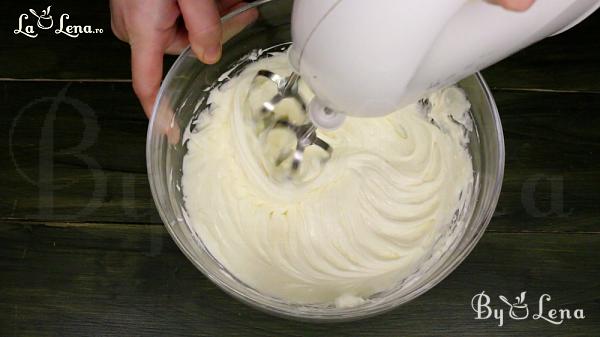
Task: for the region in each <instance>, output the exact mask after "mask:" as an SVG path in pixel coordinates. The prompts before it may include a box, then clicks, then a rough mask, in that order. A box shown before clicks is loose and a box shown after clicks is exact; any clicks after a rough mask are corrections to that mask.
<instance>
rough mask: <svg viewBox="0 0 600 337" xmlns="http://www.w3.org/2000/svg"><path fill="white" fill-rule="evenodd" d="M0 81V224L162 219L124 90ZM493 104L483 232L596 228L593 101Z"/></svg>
mask: <svg viewBox="0 0 600 337" xmlns="http://www.w3.org/2000/svg"><path fill="white" fill-rule="evenodd" d="M1 85H2V89H3V92H2V96H0V97H1V98H0V104H1V105H2V106H3V107H4V109H6V112H5V113H3V114H0V130H3V131H2V132H3V134H4V135H5V136H4V137H3V139H4V141H2V142H0V162H2V163H3V164H2V165H1V166H0V173H1V174H2V176H3V179H2V183H3V184H4V187H3V188H2V189H1V190H0V219H35V220H42V221H45V220H54V221H82V222H116V223H141V224H147V223H155V224H159V223H161V221H160V219H159V217H158V215H157V213H156V211H155V208H154V203H153V201H152V197H151V195H150V190H149V187H148V183H147V176H146V168H145V165H146V163H145V152H144V151H145V149H144V144H145V136H146V126H147V121H146V119H145V117H144V115H143V114H142V112H141V109H140V108H139V106H138V103H137V101H136V99H135V97H134V96H133V94H132V93H131V91H130V90H129V85H128V84H126V83H90V82H83V83H79V82H74V83H62V82H49V83H43V85H41V84H40V83H37V82H26V83H23V82H4V83H2V84H1ZM495 98H496V101H497V104H498V108H499V110H500V113H501V118H502V122H503V124H504V132H505V139H506V174H505V179H504V186H503V190H502V194H501V197H500V203H499V205H498V208H497V212H496V217H495V218H494V221H493V222H492V224H491V226H490V230H493V231H500V232H515V231H517V232H520V231H538V232H539V231H541V232H598V231H599V229H598V222H599V221H600V214H599V213H598V211H597V205H598V204H599V203H600V176H599V175H598V172H599V170H600V163H599V162H598V160H597V153H598V152H599V151H600V134H598V132H597V130H598V129H600V117H599V116H600V115H599V114H597V113H596V112H597V111H598V110H600V95H595V94H585V93H570V94H564V93H552V92H520V91H519V92H514V91H496V92H495ZM54 103H57V104H56V109H55V111H54V110H53V107H52V106H53V104H54ZM86 128H87V129H86ZM44 130H45V131H44ZM82 141H83V142H84V143H85V144H84V145H85V146H84V147H85V148H84V149H79V148H77V146H78V144H81V143H82Z"/></svg>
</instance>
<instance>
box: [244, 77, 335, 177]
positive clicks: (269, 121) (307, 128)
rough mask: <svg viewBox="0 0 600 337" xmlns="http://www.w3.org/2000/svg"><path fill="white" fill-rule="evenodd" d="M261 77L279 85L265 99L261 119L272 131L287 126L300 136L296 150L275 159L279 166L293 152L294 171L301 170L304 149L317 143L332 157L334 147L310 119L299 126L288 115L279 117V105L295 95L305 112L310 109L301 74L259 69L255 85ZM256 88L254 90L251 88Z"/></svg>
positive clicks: (264, 125)
mask: <svg viewBox="0 0 600 337" xmlns="http://www.w3.org/2000/svg"><path fill="white" fill-rule="evenodd" d="M260 78H266V79H268V80H270V81H271V82H273V83H275V85H276V86H277V93H276V94H275V96H273V97H272V98H271V99H270V100H268V101H266V102H264V103H263V104H262V106H261V107H260V111H259V112H258V114H259V116H257V117H259V118H262V119H263V121H264V124H263V130H262V131H269V130H272V129H274V128H287V129H289V130H291V131H292V132H294V134H295V136H296V148H295V150H294V151H293V153H290V151H282V152H281V153H280V154H279V156H278V158H277V159H276V161H275V164H276V165H280V164H281V163H283V162H284V161H285V160H286V159H287V158H289V156H290V155H292V165H291V170H292V173H295V172H296V171H298V168H299V167H300V164H301V163H302V160H303V158H304V150H305V149H306V148H307V147H309V146H311V145H316V146H318V147H320V148H321V149H323V150H324V151H325V152H327V154H328V156H329V157H331V153H332V152H333V149H332V148H331V146H330V145H329V144H327V142H325V141H324V140H322V139H321V138H319V137H318V136H317V128H316V127H315V126H314V125H313V124H312V123H311V122H310V121H307V122H306V123H304V124H301V125H297V124H294V123H292V122H290V121H289V119H287V118H279V119H278V118H277V117H276V116H275V108H276V106H277V105H278V104H279V103H281V102H282V101H283V100H285V99H288V98H291V99H293V100H295V101H296V102H297V103H298V104H299V105H300V107H301V109H302V111H304V112H306V103H305V102H304V99H303V98H302V97H301V96H300V94H299V92H298V82H299V80H300V75H298V74H297V73H292V74H291V75H290V76H288V77H283V76H280V75H278V74H275V73H273V72H272V71H269V70H259V71H258V73H257V74H256V76H255V77H254V79H253V82H252V86H253V87H255V86H256V85H257V83H256V82H257V80H258V79H260ZM250 90H252V89H250Z"/></svg>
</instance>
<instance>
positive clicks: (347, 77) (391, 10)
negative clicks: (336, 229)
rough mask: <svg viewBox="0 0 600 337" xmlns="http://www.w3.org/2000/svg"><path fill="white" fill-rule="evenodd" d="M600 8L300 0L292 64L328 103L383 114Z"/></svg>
mask: <svg viewBox="0 0 600 337" xmlns="http://www.w3.org/2000/svg"><path fill="white" fill-rule="evenodd" d="M599 6H600V1H599V0H538V1H536V2H535V4H534V5H533V6H532V8H530V9H529V10H528V11H525V12H512V11H508V10H505V9H503V8H501V7H499V6H496V5H492V4H489V3H487V2H485V1H483V0H443V1H440V0H375V1H366V0H295V2H294V9H293V14H292V39H293V46H292V49H291V50H290V61H291V63H292V65H293V66H294V68H295V69H296V70H297V71H298V72H299V73H300V75H301V76H302V78H303V79H304V80H305V81H306V82H307V83H308V85H309V86H310V87H311V89H312V90H313V91H314V92H315V94H316V98H315V99H316V100H317V101H318V104H317V105H318V106H326V107H329V108H331V109H333V110H334V111H339V112H342V113H343V114H346V115H350V116H357V117H376V116H382V115H385V114H388V113H390V112H392V111H394V110H396V109H397V108H399V107H402V106H404V105H407V104H410V103H412V102H414V101H416V100H417V99H419V98H420V97H422V96H424V95H425V94H427V93H429V92H431V91H434V90H436V89H440V88H442V87H445V86H447V85H450V84H453V83H455V82H457V81H459V80H461V79H463V78H465V77H467V76H468V75H471V74H473V73H475V72H477V71H479V70H481V69H483V68H485V67H487V66H489V65H491V64H493V63H496V62H498V61H499V60H501V59H503V58H505V57H507V56H509V55H511V54H513V53H515V52H516V51H518V50H520V49H522V48H524V47H527V46H528V45H531V44H533V43H535V42H537V41H539V40H541V39H543V38H545V37H547V36H550V35H553V34H556V33H558V32H561V31H563V30H565V29H568V28H570V27H572V26H574V25H575V24H577V23H578V22H579V21H581V20H583V19H585V18H586V17H587V16H588V15H590V14H591V13H592V12H594V11H595V10H596V9H597V8H598V7H599ZM313 120H314V119H313ZM317 124H319V123H317Z"/></svg>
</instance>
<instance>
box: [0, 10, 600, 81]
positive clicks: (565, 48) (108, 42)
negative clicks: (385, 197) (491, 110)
mask: <svg viewBox="0 0 600 337" xmlns="http://www.w3.org/2000/svg"><path fill="white" fill-rule="evenodd" d="M36 5H37V6H38V7H39V8H40V9H41V8H45V6H47V3H46V2H39V3H35V4H29V3H28V4H27V5H15V3H14V2H10V1H5V2H2V3H0V12H2V13H3V15H2V17H1V18H0V28H2V31H3V32H5V34H2V35H0V44H1V45H2V46H3V51H2V53H0V78H21V79H27V78H55V79H130V78H131V75H130V68H129V66H130V63H129V48H128V46H127V45H126V44H125V43H122V42H120V41H118V40H117V39H116V38H115V37H114V36H113V35H112V33H111V31H110V12H109V8H108V5H107V3H106V1H86V2H85V6H82V5H81V2H80V1H76V0H62V1H61V2H60V3H57V4H55V5H54V6H53V9H52V11H53V13H55V15H59V13H64V12H66V13H69V14H70V17H71V19H70V20H71V22H72V23H73V24H84V25H92V26H93V27H98V28H103V29H104V33H103V34H94V35H82V36H80V37H78V38H76V39H73V38H69V37H66V36H56V35H55V34H52V33H47V32H44V33H43V34H40V35H39V36H38V37H37V38H35V39H30V38H27V37H25V36H22V35H14V34H12V31H13V30H14V29H16V28H17V18H18V17H19V15H20V14H22V13H26V12H27V9H28V8H30V7H35V6H36ZM598 31H600V13H595V14H593V15H592V16H591V17H590V18H589V19H588V20H586V21H584V22H583V23H582V24H580V25H579V26H577V27H575V28H574V29H572V30H570V31H568V32H566V33H564V34H561V35H558V36H556V37H552V38H549V39H547V40H545V41H542V42H541V43H539V44H537V45H535V46H532V47H529V48H527V49H526V50H524V51H522V52H519V53H517V54H516V55H514V56H512V57H510V58H509V59H507V60H505V61H502V62H500V63H499V64H498V65H495V66H492V67H491V68H490V69H488V70H486V71H485V72H484V74H485V76H486V78H487V79H488V81H489V82H490V84H491V85H492V86H493V87H496V88H541V89H554V90H584V91H600V81H598V77H599V76H600V62H598V60H600V40H599V39H598V38H597V32H598ZM172 61H173V57H170V58H168V59H167V67H166V69H168V66H169V64H171V63H172Z"/></svg>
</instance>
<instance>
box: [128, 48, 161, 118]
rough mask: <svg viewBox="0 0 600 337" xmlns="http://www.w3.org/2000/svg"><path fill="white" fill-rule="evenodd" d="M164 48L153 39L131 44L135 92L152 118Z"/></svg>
mask: <svg viewBox="0 0 600 337" xmlns="http://www.w3.org/2000/svg"><path fill="white" fill-rule="evenodd" d="M163 48H164V47H163V46H161V45H160V44H157V43H155V41H153V40H152V39H144V40H139V41H134V42H133V43H132V44H131V75H132V82H133V90H134V91H135V94H136V95H137V96H138V98H139V100H140V102H141V103H142V107H143V108H144V112H145V113H146V116H148V118H150V117H151V116H152V107H153V106H154V100H155V99H156V94H157V93H158V89H159V88H160V80H161V78H162V68H163V52H164V49H163Z"/></svg>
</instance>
